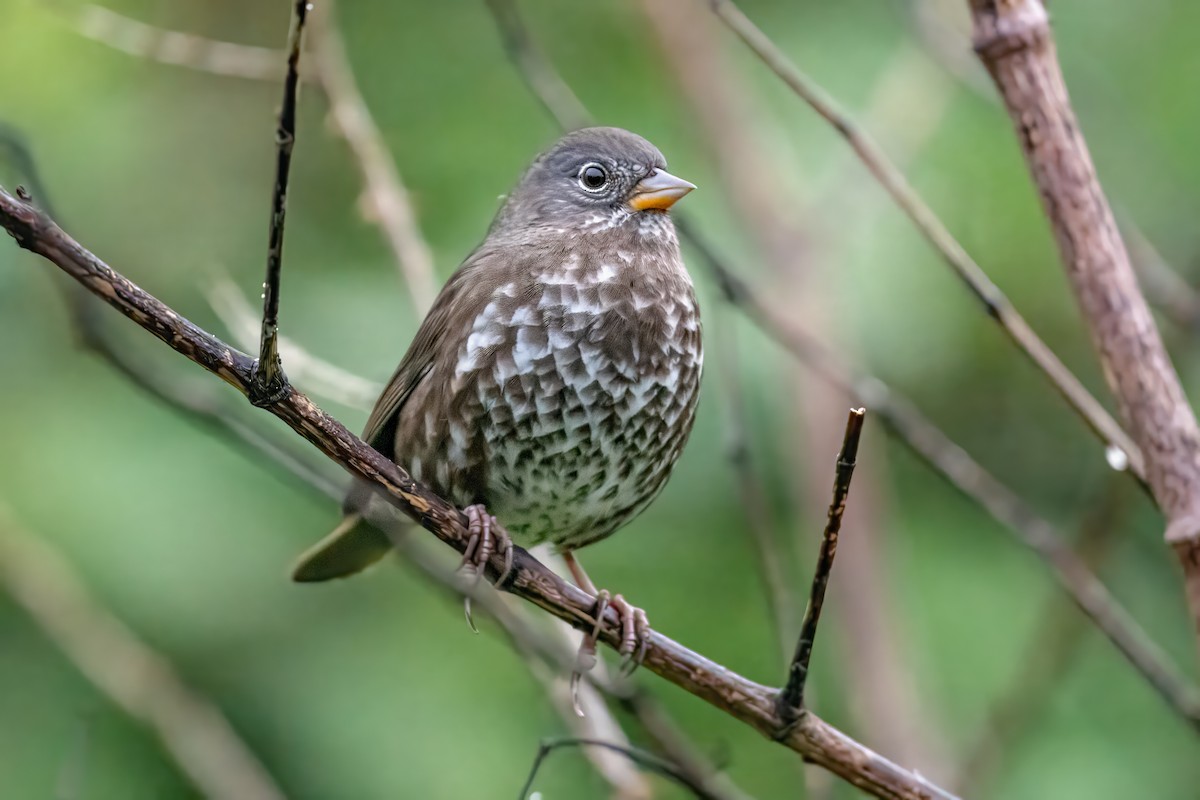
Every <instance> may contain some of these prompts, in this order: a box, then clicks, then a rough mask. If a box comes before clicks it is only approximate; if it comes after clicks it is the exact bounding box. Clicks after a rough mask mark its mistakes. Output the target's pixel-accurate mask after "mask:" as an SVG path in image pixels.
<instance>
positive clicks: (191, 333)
mask: <svg viewBox="0 0 1200 800" xmlns="http://www.w3.org/2000/svg"><path fill="white" fill-rule="evenodd" d="M0 225H3V227H4V228H5V229H6V230H7V231H8V232H9V233H10V235H12V236H13V237H14V238H15V239H16V240H17V242H18V244H19V245H20V246H22V247H23V248H25V249H28V250H30V251H31V252H34V253H37V254H38V255H41V256H43V257H44V258H45V259H47V260H48V261H50V262H52V263H54V264H56V265H57V266H58V267H59V268H61V269H63V270H64V271H65V272H67V274H69V275H71V276H72V277H74V278H75V279H76V280H78V281H79V282H80V283H81V284H83V285H84V286H86V287H87V288H88V289H89V290H90V291H91V292H93V293H94V294H96V295H97V296H99V297H102V298H103V299H104V301H105V302H107V303H108V304H109V305H111V306H113V307H114V308H116V309H118V310H119V311H121V313H123V314H124V315H125V316H127V317H128V318H130V319H131V320H133V321H134V322H135V323H136V324H138V325H139V326H141V327H142V328H144V329H146V330H147V331H149V332H150V333H151V334H152V335H154V336H155V337H157V338H158V339H160V340H161V341H163V342H164V343H165V344H167V345H168V346H169V347H171V348H172V349H173V350H175V351H176V352H178V353H180V354H181V355H184V356H185V357H187V358H188V359H190V360H191V361H193V362H194V363H196V364H198V365H200V366H201V367H203V368H205V369H206V370H208V371H209V372H212V373H214V374H215V375H217V376H218V377H220V378H221V379H222V380H224V381H225V382H226V383H228V384H229V385H230V386H232V387H234V388H235V389H237V390H238V391H239V392H241V393H242V394H243V395H248V394H249V391H250V385H251V380H252V376H253V373H254V366H253V365H254V362H253V360H252V359H251V358H249V357H248V356H246V355H245V354H244V353H240V352H238V351H237V350H235V349H234V348H232V347H230V346H229V345H228V344H226V343H224V342H222V341H220V340H219V339H217V338H216V337H214V336H212V335H211V334H208V333H205V332H204V331H202V330H200V329H199V328H197V327H196V326H195V325H193V324H192V323H191V322H189V321H187V320H186V319H184V318H183V317H182V316H180V315H179V314H178V313H177V312H175V311H174V310H172V309H170V308H168V307H167V306H166V305H164V304H163V303H162V302H161V301H159V300H158V299H157V298H155V297H153V296H151V295H149V294H147V293H146V292H145V291H143V290H142V289H141V288H139V287H137V286H136V285H134V284H133V283H132V282H130V281H129V280H127V279H126V278H124V277H122V276H121V275H119V274H117V273H116V272H114V271H113V270H112V268H111V267H109V266H108V265H107V264H105V263H104V262H103V261H101V260H100V259H98V258H97V257H96V256H95V255H94V254H92V253H91V252H89V251H88V250H87V249H85V248H84V247H82V246H81V245H80V244H79V243H78V242H76V241H75V240H73V239H72V238H71V237H70V236H68V235H67V234H66V233H65V232H63V231H62V230H61V229H60V228H59V227H58V226H57V225H55V224H54V223H53V221H52V220H50V219H49V218H48V217H47V216H46V215H45V214H44V213H42V212H41V211H39V210H38V209H37V208H36V207H34V206H33V205H31V204H30V203H29V202H27V201H26V200H22V199H19V198H17V197H14V196H13V195H11V194H9V193H8V192H7V191H6V190H3V189H0ZM267 410H268V411H269V412H270V413H271V414H273V415H274V416H276V417H277V418H279V419H280V420H282V421H283V422H285V423H286V424H287V425H288V426H289V427H291V428H292V430H294V431H295V432H296V433H298V434H299V435H301V436H302V437H303V438H305V439H306V440H308V441H309V442H310V443H312V444H313V445H315V446H316V447H317V448H318V449H319V450H320V451H321V452H322V453H324V454H325V455H326V456H327V457H329V458H330V459H332V460H333V461H335V462H336V463H338V464H339V465H341V466H342V467H343V468H344V469H346V470H347V471H348V472H350V473H351V474H352V475H354V476H356V477H358V478H360V479H362V480H364V481H366V482H368V483H370V484H371V485H372V486H374V487H375V488H376V489H377V490H378V493H379V495H380V496H381V497H382V498H384V499H386V500H387V501H388V502H390V503H391V504H393V505H395V506H396V507H397V508H399V509H400V510H401V511H402V512H404V513H405V514H407V515H408V516H409V517H411V518H412V519H414V520H416V521H417V522H419V523H420V524H421V525H422V526H424V527H425V528H427V529H428V530H429V531H430V532H432V533H433V534H434V535H435V536H436V537H437V538H438V539H440V540H441V541H442V542H444V543H446V544H447V545H449V546H451V547H453V548H454V549H455V550H457V551H458V552H460V553H461V552H463V551H464V550H465V549H466V547H467V540H468V536H467V519H466V517H465V516H464V515H463V514H462V512H461V511H459V510H458V509H456V508H455V507H453V506H452V505H450V504H448V503H447V502H446V501H445V500H443V499H442V498H440V497H438V496H437V495H435V494H433V493H432V492H431V491H429V489H428V488H426V487H425V486H422V485H421V484H419V483H417V482H416V481H415V480H413V479H412V477H411V476H410V475H409V474H408V473H407V472H406V471H405V470H404V469H402V468H401V467H400V466H398V465H396V464H394V463H392V462H391V461H389V460H388V459H386V458H384V457H383V456H381V455H380V454H379V453H378V452H376V451H375V450H373V449H372V448H371V447H369V446H368V445H366V444H365V443H364V442H363V441H362V440H361V439H359V438H358V437H356V436H354V435H353V434H352V433H350V431H348V430H347V429H346V428H345V426H343V425H342V424H341V423H339V422H337V421H336V420H334V419H333V418H332V417H330V416H329V415H328V414H326V413H325V412H324V411H322V410H321V409H319V408H318V407H317V406H316V405H315V404H314V403H313V402H312V401H311V400H310V399H308V398H307V397H305V396H304V395H303V394H301V393H299V392H297V391H296V390H295V389H294V388H292V387H291V386H290V385H286V384H285V390H284V392H283V393H282V395H281V396H280V398H279V399H278V400H277V401H276V402H274V403H272V404H271V405H270V406H268V407H267ZM506 572H507V569H506V564H505V559H504V556H503V554H501V553H496V554H495V555H494V556H493V557H492V559H491V561H489V563H488V565H487V574H488V575H489V577H490V579H491V580H493V581H494V580H496V579H497V578H499V577H500V575H501V574H502V573H506ZM508 574H511V578H510V579H509V580H508V582H507V583H506V585H505V586H504V587H503V588H504V589H505V590H506V591H509V592H512V593H513V594H516V595H518V596H520V597H523V598H525V599H527V600H529V601H530V602H532V603H534V604H536V605H538V606H540V607H541V608H543V609H544V610H546V611H548V612H550V613H551V614H553V615H554V616H556V617H558V618H559V619H563V620H565V621H567V622H569V623H570V624H571V625H572V626H573V627H575V628H576V629H578V630H588V629H592V628H594V627H596V623H597V620H595V619H593V618H592V611H593V609H594V608H595V604H596V600H595V598H594V597H593V596H591V595H589V594H587V593H585V592H582V591H580V590H579V589H578V588H576V587H575V586H572V585H571V584H570V583H568V582H566V581H564V580H563V579H562V578H560V577H558V576H557V575H555V574H553V573H552V572H550V571H549V570H547V569H546V568H545V567H544V566H543V565H542V564H541V563H540V562H538V561H537V560H535V559H533V558H532V557H530V556H529V554H528V553H526V552H525V551H524V550H523V549H521V548H516V551H515V553H514V557H513V564H512V570H511V573H508ZM599 622H600V623H601V624H600V625H599V626H598V627H599V629H600V636H599V640H600V641H603V642H604V643H605V644H606V645H607V646H609V647H611V648H613V649H616V648H617V647H618V646H619V645H620V637H621V631H620V629H621V624H620V620H619V619H618V615H617V613H616V611H614V610H612V609H611V608H610V609H608V611H607V612H606V613H605V615H604V617H603V619H602V620H599ZM644 666H645V667H646V668H647V669H648V670H649V671H651V672H654V673H656V674H658V675H660V676H662V677H663V678H665V679H667V680H668V681H670V682H672V683H674V684H675V685H677V686H679V687H681V688H683V689H684V690H685V691H688V692H689V693H691V694H694V695H695V696H697V697H699V698H701V699H703V700H705V701H706V702H708V703H710V704H711V705H713V706H714V707H716V708H718V709H720V710H722V711H724V712H726V713H728V714H730V715H731V716H733V717H735V718H736V719H739V720H741V721H742V722H744V723H746V724H747V725H750V726H752V727H753V728H755V729H756V730H758V731H760V732H762V733H764V734H766V735H774V734H776V733H777V732H778V731H779V730H780V729H781V720H780V718H779V716H778V714H777V713H776V711H775V708H774V692H773V691H772V690H771V689H769V688H768V687H765V686H762V685H760V684H757V683H754V682H753V681H750V680H748V679H746V678H744V677H742V676H740V675H738V674H737V673H735V672H733V671H731V670H729V669H727V668H725V667H722V666H720V665H717V664H715V663H713V662H711V661H709V660H708V659H706V658H704V657H703V656H701V655H699V654H698V653H695V652H693V651H691V650H688V649H687V648H685V647H683V646H682V645H680V644H678V643H677V642H675V641H673V640H671V639H669V638H667V637H666V636H664V635H662V634H660V633H658V632H653V633H652V634H651V635H650V637H649V641H648V642H647V647H646V655H645V660H644ZM781 743H782V744H784V745H785V746H786V747H788V748H790V749H792V750H794V751H796V752H798V753H800V754H801V755H803V756H804V757H805V758H807V759H808V760H810V761H812V762H813V763H816V764H819V765H821V766H824V767H826V768H827V769H829V770H830V771H831V772H833V773H834V774H836V775H838V776H840V777H842V778H843V779H845V780H847V781H849V782H850V783H852V784H853V785H855V786H857V787H859V788H860V789H863V790H864V791H868V792H870V793H872V794H875V795H876V796H878V797H884V798H919V797H936V798H944V797H951V796H952V795H950V794H949V793H947V792H946V791H945V790H943V789H940V788H938V787H936V786H935V785H933V784H932V783H930V782H929V781H928V780H926V779H925V778H923V777H922V776H920V775H918V774H916V773H913V772H909V771H907V770H905V769H903V768H901V767H898V766H896V765H895V764H893V763H892V762H890V761H888V760H887V759H885V758H883V757H882V756H880V755H878V754H877V753H874V752H873V751H871V750H870V749H868V748H866V747H864V746H863V745H862V744H860V743H858V742H856V741H854V740H853V739H851V738H850V737H848V736H846V735H845V734H843V733H842V732H840V731H838V730H837V729H835V728H833V727H831V726H830V725H829V724H828V723H826V722H824V721H823V720H821V719H820V718H819V717H817V716H816V715H814V714H811V713H807V714H805V715H804V716H803V718H802V719H800V720H798V722H797V724H796V726H795V728H794V729H793V730H791V731H790V732H788V733H787V735H786V737H785V738H783V739H782V740H781Z"/></svg>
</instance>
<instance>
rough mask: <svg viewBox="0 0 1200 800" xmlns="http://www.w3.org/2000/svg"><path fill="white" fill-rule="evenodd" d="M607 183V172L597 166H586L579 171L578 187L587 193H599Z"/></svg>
mask: <svg viewBox="0 0 1200 800" xmlns="http://www.w3.org/2000/svg"><path fill="white" fill-rule="evenodd" d="M606 183H608V172H606V171H605V169H604V167H602V166H600V165H599V164H588V165H587V166H585V167H584V168H583V169H581V170H579V185H580V186H582V187H583V188H584V189H586V190H588V191H589V192H595V191H599V190H600V189H603V188H604V184H606Z"/></svg>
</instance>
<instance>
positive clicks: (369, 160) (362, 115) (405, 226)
mask: <svg viewBox="0 0 1200 800" xmlns="http://www.w3.org/2000/svg"><path fill="white" fill-rule="evenodd" d="M334 9H335V6H334V4H333V2H332V0H326V2H325V4H324V7H323V9H322V13H321V14H320V15H318V17H317V18H316V20H314V23H313V31H312V35H311V36H310V38H309V44H310V50H311V51H312V58H313V64H314V70H315V72H316V78H317V81H318V82H319V84H320V87H321V88H322V89H323V90H324V92H325V96H326V97H327V98H328V99H329V114H330V117H331V118H332V120H333V124H334V126H335V127H336V129H337V132H338V134H339V135H341V137H342V138H343V139H345V140H346V144H347V145H349V147H350V152H351V153H352V154H353V155H354V159H355V161H356V162H357V163H358V167H359V173H360V174H361V175H362V182H363V196H364V198H365V199H366V200H367V202H368V204H369V206H368V209H367V210H368V214H367V216H368V218H369V219H370V220H371V221H372V222H374V223H376V224H377V225H378V226H379V229H380V231H381V232H382V233H383V236H384V239H386V240H387V243H388V246H389V247H390V248H391V250H392V255H393V256H394V257H395V261H396V266H397V267H398V268H399V270H400V275H401V277H402V278H403V279H404V283H405V286H406V287H407V289H408V292H409V296H410V297H411V298H412V302H413V305H414V307H415V310H416V311H417V312H418V313H423V312H424V311H425V310H426V309H427V308H429V306H430V305H431V304H432V303H433V298H434V295H435V294H436V292H437V271H436V270H435V269H434V264H433V254H432V252H430V249H429V245H428V244H427V243H426V241H425V238H424V237H423V236H422V235H421V230H420V227H419V226H418V225H417V215H416V212H415V211H414V210H413V204H412V200H411V198H410V197H409V194H408V190H407V189H406V188H405V186H404V182H403V181H402V180H401V179H400V173H399V170H398V169H397V168H396V162H395V159H393V158H392V155H391V153H390V152H388V148H387V145H386V144H385V142H384V140H383V134H381V133H380V132H379V128H378V126H376V124H375V120H374V119H373V118H372V117H371V112H370V110H369V109H368V108H367V104H366V102H365V101H364V100H363V97H362V93H361V92H360V91H359V88H358V83H357V81H355V79H354V71H353V70H352V69H351V66H350V60H349V59H348V58H347V57H346V47H345V45H344V44H343V43H342V35H341V32H340V30H339V28H338V25H337V21H336V18H335V16H334V15H335V10H334ZM288 366H289V369H290V367H291V363H290V362H289V364H288Z"/></svg>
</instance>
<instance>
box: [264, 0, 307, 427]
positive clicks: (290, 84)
mask: <svg viewBox="0 0 1200 800" xmlns="http://www.w3.org/2000/svg"><path fill="white" fill-rule="evenodd" d="M308 10H309V0H295V5H294V6H293V7H292V23H291V32H290V33H289V34H288V57H287V76H286V77H285V78H284V81H283V105H282V106H281V107H280V110H279V124H278V126H277V127H276V129H275V185H274V189H273V190H272V192H271V226H270V235H269V237H268V242H267V277H266V279H265V280H264V281H263V317H262V338H261V340H260V342H259V347H258V362H257V364H256V365H255V367H254V380H253V382H252V383H251V384H250V387H251V391H250V402H251V403H254V404H255V405H264V404H267V403H272V402H274V401H275V400H277V399H278V398H279V397H281V396H282V395H283V394H284V393H285V392H286V391H287V378H286V377H285V376H284V374H283V366H282V365H281V364H280V361H279V279H280V277H281V276H282V273H283V227H284V221H285V219H286V217H287V190H288V174H289V173H290V171H291V167H292V148H293V146H294V145H295V144H296V99H297V95H298V94H299V90H300V48H301V45H302V43H303V40H304V25H305V23H306V22H307V21H308Z"/></svg>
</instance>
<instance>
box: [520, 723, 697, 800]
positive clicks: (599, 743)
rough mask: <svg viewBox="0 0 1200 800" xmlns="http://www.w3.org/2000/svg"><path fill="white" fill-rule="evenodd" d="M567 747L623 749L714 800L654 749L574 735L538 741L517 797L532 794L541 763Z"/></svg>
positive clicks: (641, 763) (635, 759) (642, 763)
mask: <svg viewBox="0 0 1200 800" xmlns="http://www.w3.org/2000/svg"><path fill="white" fill-rule="evenodd" d="M565 747H580V748H582V747H601V748H604V749H605V750H611V751H612V752H614V753H620V754H621V755H623V756H625V757H626V758H628V759H629V760H631V761H633V762H634V763H636V764H637V765H638V766H640V767H644V768H646V769H648V770H650V771H651V772H655V773H658V774H659V775H662V776H663V777H665V778H669V779H671V780H673V781H675V782H676V783H678V784H679V785H680V786H683V787H684V788H686V789H688V790H689V791H690V792H691V793H692V794H694V795H696V797H699V798H703V800H714V798H713V795H711V794H709V793H708V791H706V790H705V788H704V787H703V786H701V785H699V784H696V783H693V782H692V780H691V778H690V777H688V775H687V774H686V773H684V772H682V771H681V770H679V769H678V768H677V767H676V766H675V765H674V764H672V763H670V762H669V761H664V760H662V759H661V758H659V757H658V756H656V755H654V754H653V753H648V752H646V751H645V750H642V749H640V748H637V747H628V746H623V745H619V744H615V743H613V742H608V741H604V740H603V739H585V738H580V737H574V736H572V737H564V738H561V739H547V740H546V741H544V742H542V743H541V744H540V745H538V751H537V755H536V756H534V758H533V766H532V767H530V769H529V777H528V778H526V779H525V785H524V786H522V787H521V793H520V794H518V795H517V798H518V800H525V798H527V797H529V793H530V792H532V791H533V782H534V780H535V779H536V778H537V774H538V770H540V769H541V768H542V763H543V762H544V761H545V760H546V758H547V757H548V756H549V755H550V754H551V753H553V752H554V751H555V750H561V749H563V748H565Z"/></svg>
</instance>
